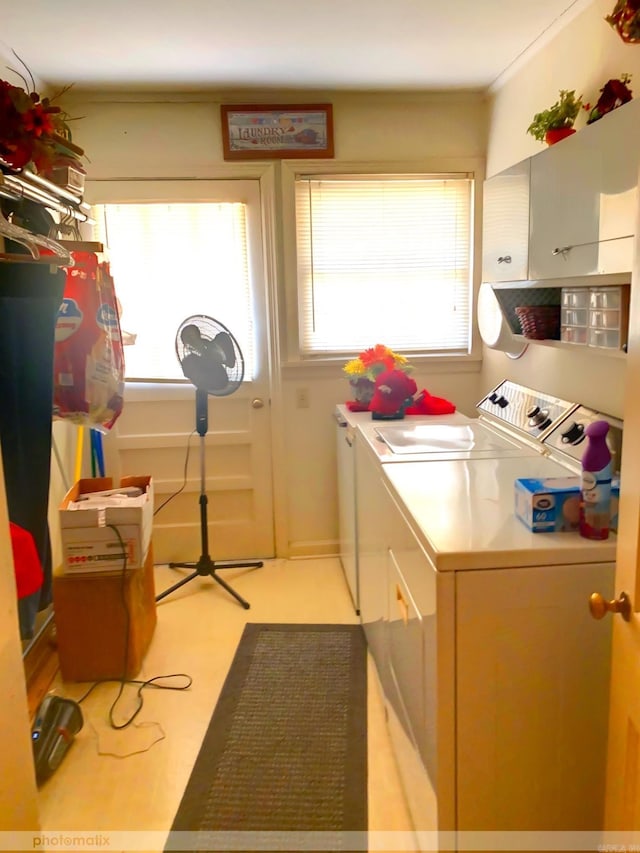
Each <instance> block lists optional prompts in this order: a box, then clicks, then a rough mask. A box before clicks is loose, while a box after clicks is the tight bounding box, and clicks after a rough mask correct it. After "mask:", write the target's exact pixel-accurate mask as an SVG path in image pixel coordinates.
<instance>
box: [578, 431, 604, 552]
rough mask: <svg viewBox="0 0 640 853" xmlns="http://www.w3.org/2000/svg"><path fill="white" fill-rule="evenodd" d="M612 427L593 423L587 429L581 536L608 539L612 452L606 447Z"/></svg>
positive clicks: (583, 461)
mask: <svg viewBox="0 0 640 853" xmlns="http://www.w3.org/2000/svg"><path fill="white" fill-rule="evenodd" d="M608 432H609V424H608V423H607V421H594V422H593V423H591V424H589V426H588V427H587V428H586V430H585V435H586V436H587V447H586V449H585V452H584V454H583V455H582V486H581V495H580V535H581V536H584V537H585V539H607V538H608V537H609V520H610V512H611V451H610V450H609V445H608V444H607V433H608Z"/></svg>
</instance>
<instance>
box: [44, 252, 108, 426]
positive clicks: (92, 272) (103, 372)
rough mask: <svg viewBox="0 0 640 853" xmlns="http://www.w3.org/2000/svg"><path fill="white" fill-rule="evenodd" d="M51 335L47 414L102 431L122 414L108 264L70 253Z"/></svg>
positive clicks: (87, 255) (91, 256)
mask: <svg viewBox="0 0 640 853" xmlns="http://www.w3.org/2000/svg"><path fill="white" fill-rule="evenodd" d="M72 254H73V259H74V261H75V264H74V266H72V267H69V268H68V270H67V280H66V283H65V289H64V295H63V300H62V304H61V305H60V309H59V311H58V319H57V322H56V332H55V351H54V373H53V416H54V418H58V419H64V420H69V421H72V422H73V423H76V424H80V425H83V426H89V427H92V428H94V429H99V430H101V431H103V432H106V431H108V430H110V429H111V427H112V426H113V425H114V423H115V422H116V420H117V418H118V416H119V415H120V413H121V411H122V406H123V393H124V350H123V346H122V334H121V331H120V318H119V316H118V307H117V301H116V295H115V288H114V284H113V279H112V278H111V274H110V272H109V265H108V264H106V263H98V258H97V256H96V255H95V254H93V253H91V252H73V253H72Z"/></svg>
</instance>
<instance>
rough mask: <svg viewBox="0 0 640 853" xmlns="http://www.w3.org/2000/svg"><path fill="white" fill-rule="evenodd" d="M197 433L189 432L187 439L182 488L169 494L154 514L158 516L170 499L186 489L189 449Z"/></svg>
mask: <svg viewBox="0 0 640 853" xmlns="http://www.w3.org/2000/svg"><path fill="white" fill-rule="evenodd" d="M195 434H196V431H195V429H194V430H192V431H191V432H190V433H189V438H188V439H187V455H186V456H185V460H184V476H183V479H182V485H181V486H180V488H179V489H178V491H177V492H174V493H173V494H172V495H169V497H168V498H167V499H166V500H164V501H163V502H162V503H161V504H160V506H159V507H157V509H155V510H154V512H153V514H154V516H156V515H157V514H158V513H159V512H160V510H161V509H164V508H165V507H166V505H167V504H168V503H169V501H172V500H173V499H174V498H176V497H177V496H178V495H179V494H180V493H181V492H183V491H184V489H185V486H186V485H187V468H188V466H189V451H190V450H191V439H192V438H193V436H194V435H195Z"/></svg>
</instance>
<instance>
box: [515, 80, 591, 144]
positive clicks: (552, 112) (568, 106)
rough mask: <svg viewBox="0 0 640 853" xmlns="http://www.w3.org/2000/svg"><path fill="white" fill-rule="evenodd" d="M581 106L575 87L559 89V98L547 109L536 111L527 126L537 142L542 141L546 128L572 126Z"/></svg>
mask: <svg viewBox="0 0 640 853" xmlns="http://www.w3.org/2000/svg"><path fill="white" fill-rule="evenodd" d="M581 106H582V95H579V96H578V97H576V92H575V89H571V90H568V89H561V90H560V97H559V99H558V100H557V101H556V102H555V104H553V106H551V107H549V109H547V110H542V112H539V113H536V114H535V115H534V117H533V121H532V122H531V124H530V125H529V127H528V128H527V133H530V134H531V136H533V137H534V138H535V139H537V140H538V141H539V142H544V138H545V135H546V133H547V131H548V130H555V129H556V128H559V127H573V124H574V122H575V120H576V118H577V116H578V113H579V112H580V107H581Z"/></svg>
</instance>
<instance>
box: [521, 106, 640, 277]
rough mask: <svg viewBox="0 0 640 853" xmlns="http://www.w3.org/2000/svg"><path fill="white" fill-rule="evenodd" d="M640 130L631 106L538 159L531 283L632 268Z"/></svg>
mask: <svg viewBox="0 0 640 853" xmlns="http://www.w3.org/2000/svg"><path fill="white" fill-rule="evenodd" d="M639 125H640V114H639V113H638V107H637V105H636V104H635V102H633V101H631V102H630V103H628V104H625V106H623V107H619V108H618V109H617V110H614V111H613V112H612V113H609V114H608V115H605V116H604V117H603V118H602V119H600V121H598V122H595V123H594V124H592V125H589V126H587V127H584V128H582V130H580V131H578V132H577V133H576V134H574V135H573V136H571V137H569V138H568V139H565V140H563V141H562V142H559V143H557V144H556V145H554V146H551V147H550V148H548V149H547V150H546V151H543V152H541V153H540V154H537V155H536V156H535V157H533V158H532V159H531V223H530V224H531V229H530V232H531V233H530V246H529V278H530V279H534V280H535V279H545V278H563V277H567V276H581V275H595V274H606V273H618V272H628V271H630V269H631V262H632V252H633V248H632V244H633V241H632V239H631V235H632V234H633V232H634V212H635V200H636V192H637V182H638V163H639V161H640V158H639V155H638V141H639V139H640V127H639Z"/></svg>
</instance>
